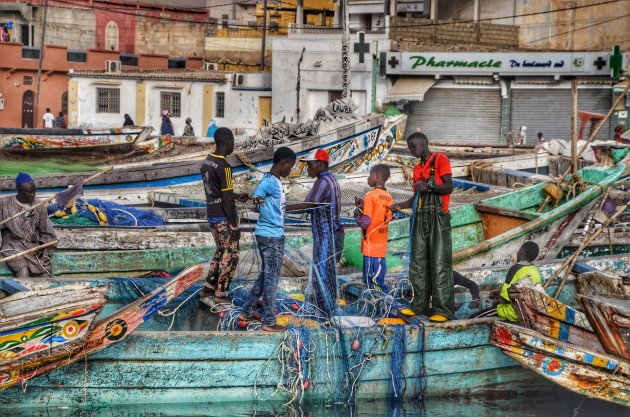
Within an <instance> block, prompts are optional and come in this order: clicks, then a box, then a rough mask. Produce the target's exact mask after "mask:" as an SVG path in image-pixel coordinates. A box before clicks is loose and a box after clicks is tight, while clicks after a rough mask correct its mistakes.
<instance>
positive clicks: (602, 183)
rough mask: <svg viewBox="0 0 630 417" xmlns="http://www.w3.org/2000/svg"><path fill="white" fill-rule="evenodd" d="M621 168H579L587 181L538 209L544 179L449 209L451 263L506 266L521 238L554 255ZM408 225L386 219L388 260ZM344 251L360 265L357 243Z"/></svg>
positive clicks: (402, 243) (401, 247)
mask: <svg viewBox="0 0 630 417" xmlns="http://www.w3.org/2000/svg"><path fill="white" fill-rule="evenodd" d="M623 170H624V167H623V166H618V167H612V168H597V167H592V168H591V167H589V168H584V169H582V170H580V171H579V173H580V175H581V178H582V179H583V180H584V181H586V182H587V184H591V185H587V186H586V187H585V189H584V191H583V192H582V193H581V194H579V195H577V196H576V197H574V198H572V199H570V200H569V201H566V200H565V199H563V201H562V202H561V203H560V204H559V205H558V206H557V207H553V206H549V205H547V206H545V208H544V210H543V211H542V212H539V209H540V207H541V205H544V201H545V198H546V196H545V193H544V187H545V185H544V184H537V185H533V186H530V187H526V188H523V189H519V190H516V191H513V192H511V193H508V194H503V195H499V196H496V197H492V198H488V199H483V200H481V201H480V202H478V203H471V204H465V205H462V206H459V207H455V208H453V209H452V210H450V214H451V236H452V238H451V239H452V244H453V263H454V265H455V266H456V267H457V268H474V267H482V266H489V265H509V264H511V263H512V262H513V261H514V260H515V256H516V253H517V252H518V249H519V247H520V246H521V245H522V244H523V242H525V241H527V240H531V241H534V242H536V243H538V245H539V246H540V255H539V257H538V260H544V259H553V258H555V257H556V255H557V254H558V253H559V252H560V250H561V249H562V247H563V246H564V243H565V242H566V241H567V239H569V238H570V237H571V235H572V234H573V232H574V231H575V229H576V228H577V227H578V226H579V225H580V224H581V223H582V221H583V220H584V219H585V217H586V215H587V214H588V212H589V210H590V209H591V207H592V206H593V205H594V204H595V202H596V201H597V199H598V198H599V197H600V196H601V195H602V190H605V189H606V188H607V187H609V186H610V185H611V184H612V183H614V182H615V181H616V180H617V178H619V176H620V175H621V173H622V172H623ZM409 226H410V222H409V221H408V220H397V221H393V222H391V223H390V225H389V251H390V256H388V259H387V261H388V265H389V262H390V260H391V262H393V263H394V264H395V263H396V259H395V257H396V256H398V257H399V255H400V254H405V253H407V251H408V244H409V243H408V237H409ZM394 254H395V255H394ZM392 255H394V256H392ZM344 256H345V258H346V262H347V263H348V264H350V265H352V266H354V267H357V268H360V267H361V266H362V259H363V258H362V256H361V253H360V248H358V247H354V248H352V247H348V246H346V247H345V248H344Z"/></svg>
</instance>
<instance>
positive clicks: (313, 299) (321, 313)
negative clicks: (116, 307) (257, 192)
mask: <svg viewBox="0 0 630 417" xmlns="http://www.w3.org/2000/svg"><path fill="white" fill-rule="evenodd" d="M295 198H296V196H294V195H291V199H295ZM300 213H301V214H302V215H304V216H307V217H308V218H309V219H310V220H311V221H312V224H313V227H312V236H310V238H309V239H305V240H304V241H302V242H301V243H300V244H296V245H287V246H285V262H286V259H287V258H288V259H289V260H291V261H292V262H295V263H296V264H299V265H300V266H306V267H307V270H308V273H307V275H306V276H305V277H303V278H302V279H301V281H300V283H299V284H297V285H296V283H295V282H291V281H289V283H288V284H287V283H286V282H285V283H284V284H281V286H280V288H279V289H278V293H277V295H276V299H275V303H274V310H275V313H276V322H277V324H280V325H284V326H286V328H287V331H286V332H285V333H284V335H283V338H282V340H281V342H280V344H279V345H278V347H277V348H276V350H275V351H274V354H273V355H272V356H271V357H270V358H269V359H268V361H267V362H266V363H265V365H264V367H263V369H261V370H260V371H259V377H258V378H257V391H256V393H257V395H258V397H259V398H260V399H265V400H266V399H268V398H270V397H269V395H267V394H263V391H262V390H258V387H269V386H272V387H275V388H274V390H273V392H272V393H271V396H273V395H275V394H277V393H282V395H283V397H284V398H288V404H292V403H300V402H301V401H302V400H303V398H304V396H305V394H306V392H307V391H308V390H309V387H310V386H311V382H312V381H317V382H316V383H317V388H316V389H318V390H323V391H324V392H325V393H326V395H325V397H326V398H329V399H330V402H334V403H353V402H354V401H355V399H356V395H357V390H358V389H359V388H360V386H361V383H362V381H363V380H364V377H363V375H364V372H366V370H367V369H370V371H368V372H374V370H373V369H374V367H375V366H378V367H383V366H384V365H385V368H381V369H386V370H387V372H386V373H385V376H384V377H383V378H385V379H386V380H387V381H388V382H387V384H388V386H390V387H391V388H390V391H391V392H390V394H391V398H394V399H401V398H402V395H403V392H404V391H405V389H406V383H405V370H404V369H403V364H404V363H405V355H406V351H407V350H408V346H407V343H408V341H409V340H413V341H414V346H413V348H414V349H416V350H415V352H414V354H416V355H418V354H419V355H421V354H422V349H423V343H424V341H423V326H422V324H421V323H420V322H418V323H417V324H415V325H407V326H403V324H405V322H404V321H403V320H400V319H399V318H396V315H397V314H398V313H397V310H398V309H404V308H405V306H406V302H405V301H404V299H402V294H405V293H408V292H409V291H408V289H407V287H408V285H407V282H408V281H407V280H406V278H404V279H403V281H402V282H396V283H393V285H392V287H391V288H392V290H391V291H390V292H389V293H388V294H383V293H381V292H379V291H376V290H372V289H369V288H367V287H366V286H365V284H364V283H363V281H362V279H361V278H360V277H355V279H352V278H348V277H344V276H338V275H337V267H336V261H335V256H334V255H335V253H334V233H333V227H332V212H331V208H330V205H327V204H322V205H318V206H316V207H312V208H309V209H306V210H303V211H301V212H300ZM248 256H252V254H251V253H250V254H248V255H245V257H243V258H241V263H239V271H238V276H239V278H237V279H235V280H234V281H233V283H232V288H233V289H232V291H231V292H230V297H231V299H232V304H231V305H227V306H226V305H224V306H217V307H216V309H215V311H218V312H219V317H220V320H219V323H218V325H217V329H218V330H223V331H234V330H258V329H260V327H261V324H260V322H259V321H257V320H260V318H261V315H262V314H263V312H262V308H261V307H262V302H259V304H258V309H257V310H255V311H254V312H253V314H252V316H253V318H254V320H253V321H244V320H240V319H239V315H240V314H241V313H243V310H242V309H241V308H240V307H241V306H242V305H243V303H244V302H245V299H246V297H247V294H248V287H249V282H251V280H252V279H255V277H256V276H257V275H258V273H260V269H261V265H260V260H257V263H252V262H250V261H248ZM245 263H246V265H245ZM242 268H246V269H245V270H244V271H243V269H242ZM243 272H244V273H245V275H244V274H243ZM398 278H399V277H395V279H396V280H398ZM281 282H282V281H281ZM226 307H227V308H226ZM408 327H415V328H416V329H417V330H416V331H415V332H414V333H413V334H414V335H415V336H413V337H410V336H409V335H408V334H407V332H408V330H406V329H407V328H408ZM377 356H378V357H379V359H377ZM383 360H385V361H386V362H385V364H383V362H382V361H383ZM377 363H378V364H379V365H376V364H377ZM417 363H419V364H422V360H419V361H418V362H417ZM421 366H422V365H419V369H414V370H407V372H408V373H410V374H414V375H416V376H417V375H418V374H419V373H420V374H422V372H423V370H422V369H421ZM268 375H271V376H268ZM421 386H422V384H420V387H421ZM310 389H312V388H310ZM414 392H416V391H414ZM418 393H420V394H421V393H422V391H418Z"/></svg>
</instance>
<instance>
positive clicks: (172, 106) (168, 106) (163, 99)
mask: <svg viewBox="0 0 630 417" xmlns="http://www.w3.org/2000/svg"><path fill="white" fill-rule="evenodd" d="M160 110H168V113H169V115H170V116H172V117H181V116H182V95H181V93H164V92H162V93H160Z"/></svg>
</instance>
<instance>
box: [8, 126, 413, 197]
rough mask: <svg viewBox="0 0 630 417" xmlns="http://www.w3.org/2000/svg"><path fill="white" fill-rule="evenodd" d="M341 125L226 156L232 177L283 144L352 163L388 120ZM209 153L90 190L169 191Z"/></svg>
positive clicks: (107, 177)
mask: <svg viewBox="0 0 630 417" xmlns="http://www.w3.org/2000/svg"><path fill="white" fill-rule="evenodd" d="M350 116H351V117H350V118H348V119H344V121H343V123H340V122H336V123H333V124H331V125H329V126H328V128H327V129H323V130H322V131H320V133H319V134H316V135H313V136H308V137H305V138H288V139H286V140H285V141H280V142H275V143H277V144H276V145H269V146H258V147H253V148H251V149H246V150H243V151H237V152H236V153H234V154H232V155H230V156H229V157H228V161H229V162H230V164H231V165H232V172H233V175H238V174H241V173H245V172H248V171H249V170H250V168H252V169H258V170H261V171H268V170H269V168H271V165H272V162H273V154H274V152H275V150H276V149H277V148H278V147H280V146H288V147H290V148H291V149H293V150H294V151H295V152H296V154H297V155H298V157H300V156H304V155H306V154H308V153H309V152H310V151H311V150H313V149H316V148H322V149H325V150H326V151H327V152H328V153H329V156H330V166H331V167H335V166H338V165H342V164H345V163H347V162H349V161H354V160H356V159H358V158H360V157H361V156H363V155H364V154H365V153H367V152H371V151H372V150H373V148H374V146H375V145H376V144H377V139H378V138H379V136H380V133H381V129H382V128H383V124H384V123H385V116H383V115H380V114H372V115H368V116H365V117H359V116H356V115H350ZM404 117H406V116H404V115H403V116H396V118H395V121H397V122H398V121H400V119H401V118H404ZM206 155H207V151H204V152H203V154H202V155H195V156H194V157H191V156H186V157H183V158H180V159H179V160H178V161H176V162H164V161H160V160H159V159H158V160H155V159H149V160H148V161H144V162H137V163H128V164H116V165H113V168H114V169H113V170H112V171H111V172H108V173H106V174H103V175H101V176H100V177H98V178H96V179H94V180H93V181H91V182H90V184H89V185H86V187H85V188H86V189H88V190H89V189H94V188H101V189H102V188H107V189H120V188H138V187H165V186H166V187H167V186H173V185H178V184H187V183H191V182H198V181H199V180H200V176H199V175H200V174H199V171H200V167H201V164H202V162H203V160H204V159H205V156H206ZM303 169H304V166H303V164H297V165H296V168H295V173H296V174H299V173H300V172H301V171H302V170H303ZM90 175H91V173H73V174H67V173H66V174H51V175H37V176H35V177H34V180H35V183H36V184H37V186H38V188H39V189H40V190H42V191H47V190H49V189H52V190H56V189H59V188H65V187H66V186H67V185H68V184H69V183H70V182H74V181H76V180H77V179H84V178H87V177H88V176H90ZM13 190H15V181H14V178H10V177H2V178H0V192H5V193H6V192H9V191H13Z"/></svg>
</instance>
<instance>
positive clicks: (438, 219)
mask: <svg viewBox="0 0 630 417" xmlns="http://www.w3.org/2000/svg"><path fill="white" fill-rule="evenodd" d="M407 146H408V147H409V152H411V154H412V155H413V156H414V157H416V158H420V163H419V164H418V165H416V166H415V167H414V169H413V182H414V185H413V189H414V191H415V195H414V196H413V197H412V198H410V199H409V200H407V201H405V202H402V203H400V204H398V205H394V206H392V209H393V210H399V209H403V208H412V210H413V213H412V217H411V233H410V236H411V254H410V262H409V281H411V284H412V286H413V291H414V298H413V307H414V309H415V310H416V313H418V314H422V315H428V313H429V300H431V305H432V308H433V313H434V314H432V315H431V316H430V317H429V320H431V321H435V322H443V321H447V320H452V319H453V318H454V305H453V304H454V296H455V293H454V289H453V285H454V284H453V255H452V246H451V215H450V214H449V212H448V205H449V202H450V199H451V193H452V192H453V181H452V173H451V163H450V161H449V160H448V157H447V156H446V155H444V154H442V153H432V152H431V151H430V150H429V140H428V139H427V137H426V136H425V135H424V134H423V133H420V132H417V133H413V134H412V135H411V136H409V137H408V138H407Z"/></svg>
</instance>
